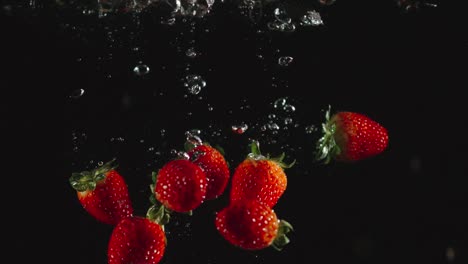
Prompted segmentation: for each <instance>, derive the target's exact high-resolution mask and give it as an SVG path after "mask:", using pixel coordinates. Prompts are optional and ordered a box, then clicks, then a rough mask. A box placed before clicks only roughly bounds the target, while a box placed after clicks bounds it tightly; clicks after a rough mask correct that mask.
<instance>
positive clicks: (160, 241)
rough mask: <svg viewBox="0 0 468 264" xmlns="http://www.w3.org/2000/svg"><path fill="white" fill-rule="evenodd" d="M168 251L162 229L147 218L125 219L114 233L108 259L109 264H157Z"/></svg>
mask: <svg viewBox="0 0 468 264" xmlns="http://www.w3.org/2000/svg"><path fill="white" fill-rule="evenodd" d="M165 250H166V236H165V233H164V230H163V229H162V227H161V226H160V225H159V224H157V223H155V222H152V221H150V220H149V219H147V218H143V217H139V216H134V217H130V218H125V219H123V220H122V221H121V222H119V224H117V225H116V226H115V228H114V230H113V231H112V234H111V237H110V240H109V244H108V250H107V258H108V263H109V264H130V263H132V264H156V263H159V262H160V260H161V259H162V257H163V256H164V252H165Z"/></svg>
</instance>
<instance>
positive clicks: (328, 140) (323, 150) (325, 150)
mask: <svg viewBox="0 0 468 264" xmlns="http://www.w3.org/2000/svg"><path fill="white" fill-rule="evenodd" d="M330 111H331V107H330V106H329V108H328V110H327V111H326V113H325V122H324V123H323V124H322V133H323V134H322V137H321V138H320V139H319V140H318V141H317V146H316V152H315V160H316V161H323V162H324V163H325V164H328V163H330V161H331V160H332V159H333V158H334V157H336V156H337V155H339V154H340V153H341V149H340V147H339V146H338V144H337V143H336V141H335V133H336V124H335V122H333V121H331V120H330Z"/></svg>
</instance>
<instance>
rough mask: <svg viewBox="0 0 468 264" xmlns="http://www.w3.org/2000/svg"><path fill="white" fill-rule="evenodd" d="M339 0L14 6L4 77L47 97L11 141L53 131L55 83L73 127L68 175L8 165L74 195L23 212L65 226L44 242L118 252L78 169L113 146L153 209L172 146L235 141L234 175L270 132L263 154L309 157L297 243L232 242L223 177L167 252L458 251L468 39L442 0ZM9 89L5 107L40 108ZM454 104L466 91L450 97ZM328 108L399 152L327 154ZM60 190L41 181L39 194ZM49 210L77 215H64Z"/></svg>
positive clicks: (326, 259)
mask: <svg viewBox="0 0 468 264" xmlns="http://www.w3.org/2000/svg"><path fill="white" fill-rule="evenodd" d="M334 2H335V1H315V2H314V1H311V3H307V4H302V5H301V4H299V3H293V2H291V3H289V4H288V3H286V4H285V3H280V2H279V1H278V2H277V1H264V4H263V5H262V9H261V10H262V11H261V12H260V7H259V5H260V4H259V2H258V1H238V2H235V1H227V0H225V1H215V2H196V3H198V4H199V5H194V6H192V8H191V9H190V8H188V5H187V4H188V2H187V3H185V6H183V5H182V3H181V6H179V7H178V9H173V10H172V11H175V12H172V11H171V10H167V5H166V6H165V8H166V9H164V10H163V6H159V7H158V5H155V3H152V4H149V5H148V3H146V1H137V2H134V4H133V5H131V6H130V7H131V8H130V9H131V12H130V11H125V12H124V10H121V9H119V10H118V11H115V12H111V11H110V9H111V8H110V7H107V8H106V10H102V9H101V10H100V11H99V9H96V7H95V6H93V5H90V6H80V4H79V3H78V2H77V1H75V2H73V3H74V5H72V6H68V5H67V6H62V7H60V8H58V7H54V8H53V6H52V5H51V4H48V5H46V4H45V3H44V4H41V3H40V2H39V1H33V2H31V3H32V4H31V3H30V1H27V2H24V4H22V5H20V3H18V2H17V1H16V2H14V1H11V3H7V4H2V5H3V6H2V9H1V12H2V18H6V20H7V21H8V22H7V23H2V24H1V27H2V29H5V30H6V31H5V32H6V33H5V34H6V36H8V37H5V38H4V40H5V41H6V45H7V48H6V49H5V50H7V51H9V52H5V56H6V57H5V58H3V62H4V63H5V64H6V66H8V67H7V68H8V71H7V72H6V74H5V78H6V82H5V84H6V86H5V87H12V88H15V89H11V90H12V91H13V92H12V93H13V94H15V95H18V98H21V99H22V100H24V101H25V102H26V104H28V105H33V106H34V110H31V111H27V114H25V115H24V116H22V117H21V118H17V119H15V120H14V122H13V121H12V122H11V123H9V122H7V123H6V124H8V125H7V128H9V127H18V128H20V130H21V131H20V132H19V135H21V140H19V141H15V144H20V143H19V142H22V141H27V142H38V141H40V142H41V143H42V144H45V143H47V142H50V141H49V140H46V138H45V137H42V136H38V135H42V134H49V133H52V132H49V131H50V130H52V129H50V130H49V129H48V128H49V127H51V126H48V125H45V124H42V123H40V122H42V120H44V117H46V116H51V113H47V114H44V115H42V113H41V114H39V111H40V110H41V109H45V108H46V106H47V103H45V101H42V100H38V99H37V98H39V97H38V96H36V95H39V94H44V93H46V94H52V93H58V94H59V95H60V96H61V100H63V101H64V102H65V103H66V108H65V110H66V115H65V118H66V119H69V122H68V123H69V127H67V129H66V131H65V132H64V134H65V136H64V138H66V140H67V142H69V140H70V134H71V136H72V137H71V144H69V145H67V149H65V150H64V153H62V152H61V153H60V154H59V155H58V156H60V157H64V161H62V163H66V164H67V166H66V168H67V169H66V172H65V173H63V174H61V175H59V176H56V177H54V176H55V175H51V173H52V172H51V171H54V168H55V167H56V166H58V164H59V163H54V162H52V161H51V160H49V161H48V162H44V163H43V165H45V167H46V168H47V169H45V170H39V169H38V170H37V172H36V171H34V173H32V174H27V175H25V174H23V173H18V171H17V172H16V173H15V174H12V175H22V176H23V177H19V176H18V177H16V176H15V177H12V178H14V181H15V184H14V185H11V186H24V185H25V181H27V182H28V183H30V184H26V185H28V186H24V187H21V188H27V189H26V190H30V189H35V187H34V186H35V182H36V180H34V179H41V180H42V179H44V181H45V180H47V182H49V181H53V182H54V183H55V184H54V185H53V186H55V185H60V186H59V187H58V188H55V190H57V191H58V192H59V193H60V194H62V196H56V197H55V199H54V200H55V201H56V203H57V202H58V203H60V204H63V206H61V207H60V205H58V206H59V207H60V208H61V210H57V211H56V212H55V213H53V214H45V213H44V212H41V213H36V214H34V215H33V217H32V218H27V219H25V220H20V219H18V220H14V221H13V222H15V223H22V224H26V223H27V224H28V225H31V222H30V219H35V220H36V221H41V223H43V222H47V223H49V224H51V225H53V227H54V228H50V229H49V228H42V229H43V230H44V231H43V230H39V231H35V232H39V233H38V234H39V235H37V236H34V237H35V238H32V239H35V241H37V240H39V238H42V237H47V236H46V235H50V233H49V232H54V231H55V230H58V231H57V233H58V232H59V233H61V234H60V235H59V236H58V237H59V238H60V239H57V241H60V243H59V244H58V245H57V246H56V247H54V248H57V249H60V252H63V253H64V254H65V255H67V256H73V257H72V258H67V263H69V262H72V263H106V259H107V258H106V246H107V241H108V238H109V234H110V232H111V231H112V229H111V228H110V227H108V226H104V225H101V224H98V223H96V222H95V221H94V220H93V219H91V218H90V217H89V215H87V214H86V213H85V212H84V211H83V210H82V208H80V206H79V204H78V203H77V200H76V193H74V192H73V190H72V189H71V187H70V186H69V185H68V182H67V178H68V176H67V175H69V174H70V173H71V172H72V171H82V170H90V169H92V168H94V167H95V166H97V165H99V164H102V163H103V162H106V161H108V160H110V159H111V158H114V157H115V158H116V159H117V163H118V164H119V167H118V169H119V171H120V172H121V174H122V175H123V176H124V178H125V179H126V181H127V183H128V186H129V191H130V195H131V197H132V201H133V204H134V207H135V212H136V214H140V215H143V214H144V213H145V212H146V210H147V208H148V207H149V206H150V201H149V200H148V196H149V192H150V188H149V184H150V183H151V172H154V171H157V170H158V169H159V168H161V167H162V166H163V165H164V164H165V163H166V162H167V161H168V160H170V159H172V158H176V157H178V158H187V156H186V153H185V149H184V143H185V141H186V140H189V141H191V142H194V143H196V144H199V142H200V140H202V141H206V142H209V143H210V144H211V145H212V146H219V147H222V149H223V150H224V153H225V157H226V159H227V161H228V162H229V164H230V170H231V172H232V171H233V170H234V169H235V167H236V165H237V164H239V163H240V162H241V161H242V160H243V159H244V158H245V157H246V156H247V154H248V151H249V149H248V143H249V142H250V140H252V139H256V140H259V141H260V144H261V145H260V146H261V150H262V152H263V153H270V154H271V155H272V156H277V155H279V154H281V153H282V152H284V153H285V155H286V156H285V162H286V163H290V162H292V161H293V160H296V164H295V165H294V166H293V167H292V168H290V169H287V170H286V173H287V175H288V187H287V190H286V192H285V194H284V196H282V197H281V198H280V200H279V202H278V204H277V205H276V206H275V208H274V209H275V212H276V213H277V215H278V217H279V218H281V219H283V218H284V219H286V220H288V221H289V222H290V223H291V224H292V225H293V226H294V228H295V231H294V232H293V233H292V234H291V236H290V239H291V243H290V244H289V245H287V246H286V247H285V249H284V250H283V251H281V252H276V251H274V250H270V249H267V250H262V251H257V252H248V251H243V250H240V249H237V248H235V247H232V246H231V245H229V244H228V243H226V242H225V241H224V240H223V239H222V238H221V237H220V236H219V234H218V233H217V232H216V230H215V229H214V225H213V220H214V218H213V216H214V212H216V211H218V210H220V209H222V208H223V207H224V206H225V205H226V204H227V201H228V192H226V193H225V195H223V196H221V197H220V198H219V199H217V200H214V201H207V202H205V203H204V204H202V206H201V207H200V208H198V209H197V210H196V211H195V212H194V214H193V215H192V216H186V215H176V216H174V218H173V219H172V220H171V224H169V225H168V226H167V234H168V250H167V252H166V254H165V256H164V259H163V261H162V262H161V263H187V262H196V263H198V262H200V263H254V264H262V263H280V262H285V263H288V262H291V263H386V262H388V261H392V262H393V263H407V262H411V263H457V261H462V258H463V257H464V256H466V246H467V235H468V234H467V233H466V222H467V221H466V220H467V219H466V217H464V214H463V213H462V212H463V211H464V210H465V208H466V203H465V202H464V198H466V197H465V195H464V193H465V189H466V188H464V187H463V186H464V185H463V184H462V179H463V178H462V177H463V176H464V175H466V174H465V173H466V168H465V167H464V166H463V164H465V162H464V159H465V158H464V157H466V155H465V156H464V153H465V149H466V147H465V146H466V144H465V142H464V141H463V140H462V139H463V138H464V135H465V132H464V130H463V127H466V124H467V122H466V117H464V116H461V115H460V113H464V112H466V111H463V110H464V109H462V107H461V105H463V104H459V103H457V99H458V100H462V98H464V97H463V96H455V95H457V91H458V90H459V89H461V88H460V87H465V86H463V85H462V84H458V83H459V82H458V80H461V81H464V80H465V79H464V78H462V77H461V76H464V75H463V74H464V72H463V70H464V69H463V68H462V67H458V66H456V65H458V63H457V62H464V61H465V60H464V59H465V58H467V57H466V56H465V55H466V47H467V46H466V43H468V41H466V39H464V35H463V34H459V35H449V33H448V32H447V31H445V29H446V28H452V29H454V30H453V31H456V30H455V29H456V27H454V25H453V24H452V22H453V21H452V20H444V19H441V18H442V17H443V16H442V14H444V12H446V11H445V9H443V8H444V6H441V4H439V5H438V6H437V7H435V8H425V9H424V8H420V9H419V11H415V12H413V13H409V12H410V11H411V10H409V9H408V10H406V9H405V10H401V9H400V8H399V4H398V3H396V2H394V3H386V4H378V3H365V4H364V3H351V2H350V1H336V2H335V3H334ZM390 2H391V1H390ZM332 3H333V4H332ZM169 6H170V5H169ZM172 6H174V4H172ZM196 6H198V7H196ZM413 6H414V5H413ZM176 7H177V5H176ZM188 10H191V11H188ZM249 10H250V11H249ZM369 10H372V11H369ZM208 11H209V12H208ZM314 12H316V13H314ZM453 17H455V18H457V19H458V16H456V15H455V14H453ZM455 18H453V19H454V20H455ZM5 25H8V26H5ZM29 43H34V45H29ZM463 51H465V53H463ZM109 76H111V77H110V78H109ZM465 81H466V80H465ZM455 86H456V87H457V89H455V88H453V87H455ZM26 88H33V91H32V92H30V93H28V92H25V91H26ZM452 88H453V89H452ZM7 89H8V88H7ZM56 91H59V92H56ZM421 91H422V92H421ZM454 94H455V95H454ZM8 95H9V94H8ZM4 98H5V100H4V101H5V103H4V104H3V105H5V106H6V107H5V108H8V109H15V110H16V109H18V112H20V111H19V110H23V111H24V109H28V108H24V109H23V108H22V107H19V106H20V105H19V104H18V105H15V104H12V103H10V100H9V98H10V97H9V96H5V97H4ZM446 102H453V103H452V104H451V105H450V106H449V107H443V106H442V105H443V104H444V103H446ZM329 105H331V107H332V109H336V110H352V111H358V112H362V113H366V114H368V115H370V116H372V117H373V118H375V119H377V120H379V121H380V122H381V123H382V124H384V125H385V126H386V127H388V129H389V131H390V148H389V149H388V151H387V152H385V153H384V154H383V155H381V156H379V157H376V158H375V159H371V160H367V161H363V162H359V163H356V164H339V163H338V164H332V165H329V166H323V165H320V164H316V163H314V162H313V159H312V157H313V154H314V153H313V151H314V146H315V142H316V141H317V140H318V137H319V134H320V131H321V129H322V127H321V123H322V122H323V121H324V116H325V113H324V111H325V110H326V109H328V106H329ZM36 106H37V107H36ZM51 112H54V113H56V112H57V110H54V111H51ZM59 112H62V111H59ZM457 114H458V115H457ZM54 120H55V121H54V123H57V122H58V121H56V120H63V117H62V119H60V118H57V119H54ZM39 123H40V124H41V125H37V126H36V125H35V124H39ZM10 124H11V125H10ZM62 130H63V128H62ZM465 130H466V129H465ZM41 131H47V132H41ZM57 131H61V130H57ZM49 137H51V136H49ZM49 137H47V138H49ZM8 139H9V138H8ZM453 139H456V140H453ZM11 141H12V140H11ZM464 144H465V145H464ZM31 146H32V145H31ZM31 146H28V147H21V148H20V147H15V148H14V149H16V152H14V153H19V154H18V157H21V160H22V161H24V162H25V163H26V164H28V160H29V159H33V157H35V156H37V157H40V156H47V155H45V154H42V155H31V154H29V153H31V152H34V151H39V149H38V148H33V147H31ZM49 147H50V146H49ZM41 149H46V148H41ZM12 153H13V152H12ZM47 157H48V158H49V159H52V156H47ZM68 165H70V166H68ZM24 166H26V165H24V164H23V163H22V166H18V167H16V168H23V167H24ZM28 168H30V169H31V170H32V169H33V168H35V167H32V166H31V167H28ZM46 172H47V173H46ZM33 177H34V178H33ZM30 179H33V180H30ZM33 183H34V184H33ZM29 185H30V186H29ZM15 188H16V187H15ZM18 188H19V187H18ZM38 189H39V188H38ZM48 190H49V189H46V188H40V189H39V191H40V192H41V194H43V195H45V194H46V193H47V192H48ZM227 190H229V189H227ZM28 193H32V192H28ZM22 195H23V194H22ZM24 195H26V194H24ZM37 197H41V196H38V195H37V196H36V195H34V196H33V198H34V200H35V199H36V198H37ZM55 206H56V205H55V204H54V203H51V204H47V205H40V206H39V205H38V206H37V208H42V210H44V209H43V208H48V209H49V210H52V209H54V208H55ZM10 207H12V208H13V209H12V210H11V212H13V213H11V215H12V217H13V216H14V215H17V217H19V216H20V215H22V216H23V215H24V212H23V209H25V204H21V205H18V206H16V205H14V206H10ZM26 208H29V206H26ZM34 208H36V206H34ZM35 210H39V209H35ZM9 212H10V211H9ZM58 212H63V214H66V215H67V216H59V215H58ZM50 215H52V216H53V218H59V219H60V222H61V224H64V226H65V227H63V229H58V228H59V227H58V225H56V222H54V221H52V220H47V219H50V218H49V217H48V216H50ZM65 219H66V220H65ZM68 221H69V222H68ZM22 226H23V225H22ZM24 226H25V225H24ZM41 227H42V225H41V226H40V227H37V228H36V227H35V228H34V229H40V228H41ZM22 228H24V227H22ZM31 229H32V228H31ZM21 230H26V231H19V232H20V234H21V235H18V236H14V237H15V240H14V241H15V242H14V243H13V244H14V247H15V249H16V250H17V252H18V254H17V256H20V254H19V253H21V255H24V252H27V249H28V247H29V242H28V241H29V240H26V237H27V236H25V234H28V233H29V231H28V230H29V229H21ZM46 230H47V232H46ZM49 230H54V231H49ZM31 233H33V232H32V231H31ZM34 234H35V233H34ZM42 244H46V243H44V242H43V243H42ZM38 245H41V244H38ZM49 250H50V248H49ZM15 252H16V251H15ZM44 252H48V251H44ZM39 256H42V255H39Z"/></svg>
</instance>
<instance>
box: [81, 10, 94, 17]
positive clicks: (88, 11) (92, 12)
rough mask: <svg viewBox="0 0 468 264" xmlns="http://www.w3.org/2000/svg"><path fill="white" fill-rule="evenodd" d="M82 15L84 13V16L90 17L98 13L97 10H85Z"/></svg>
mask: <svg viewBox="0 0 468 264" xmlns="http://www.w3.org/2000/svg"><path fill="white" fill-rule="evenodd" d="M82 13H83V15H86V16H88V15H92V14H95V13H96V11H95V10H93V9H84V10H83V11H82Z"/></svg>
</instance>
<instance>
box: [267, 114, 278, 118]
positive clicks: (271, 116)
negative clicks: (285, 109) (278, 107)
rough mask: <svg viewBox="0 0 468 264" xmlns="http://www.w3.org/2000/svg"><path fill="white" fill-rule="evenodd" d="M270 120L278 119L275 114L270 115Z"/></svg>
mask: <svg viewBox="0 0 468 264" xmlns="http://www.w3.org/2000/svg"><path fill="white" fill-rule="evenodd" d="M268 118H269V119H275V118H276V115H275V114H269V115H268Z"/></svg>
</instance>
